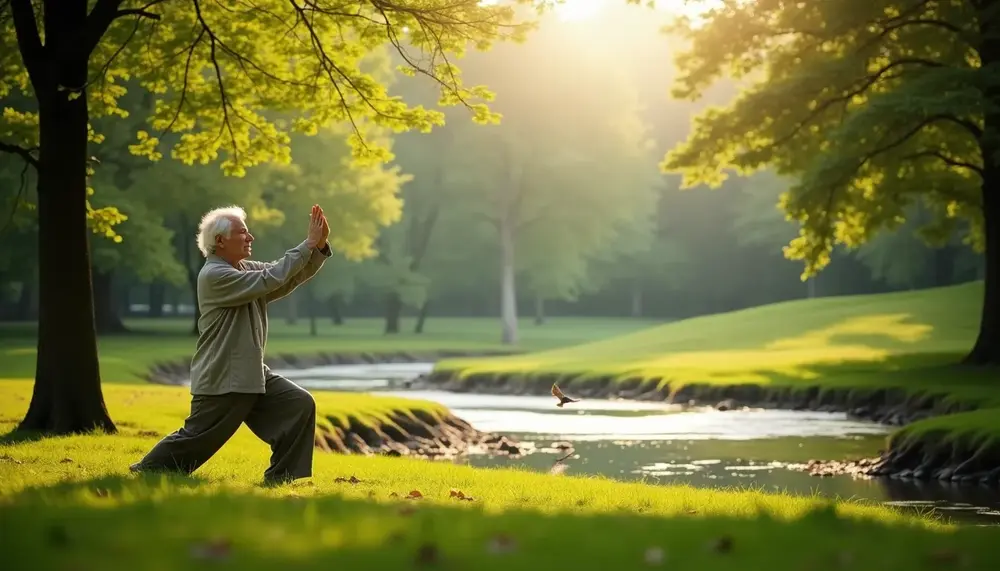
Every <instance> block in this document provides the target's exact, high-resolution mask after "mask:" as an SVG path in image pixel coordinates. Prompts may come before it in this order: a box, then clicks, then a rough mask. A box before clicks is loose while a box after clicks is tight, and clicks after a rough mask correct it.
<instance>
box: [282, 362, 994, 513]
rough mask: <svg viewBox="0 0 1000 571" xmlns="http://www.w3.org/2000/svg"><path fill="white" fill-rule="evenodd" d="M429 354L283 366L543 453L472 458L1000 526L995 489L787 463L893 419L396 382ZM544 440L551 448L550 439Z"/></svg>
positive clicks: (847, 445) (306, 382)
mask: <svg viewBox="0 0 1000 571" xmlns="http://www.w3.org/2000/svg"><path fill="white" fill-rule="evenodd" d="M432 367H433V366H432V365H431V364H427V363H397V364H387V365H338V366H331V367H320V368H316V369H308V370H300V371H281V373H282V374H285V375H287V376H288V377H289V378H292V379H294V380H295V382H297V383H299V384H300V385H302V386H303V387H306V388H308V389H310V390H323V389H328V390H363V391H367V392H371V393H372V394H376V395H392V396H401V397H409V398H421V399H427V400H431V401H435V402H438V403H441V404H443V405H445V406H447V407H448V408H449V409H450V410H451V411H452V412H453V413H455V414H456V415H458V416H460V417H462V418H464V419H465V420H467V421H469V422H470V423H472V425H473V426H475V427H477V428H479V429H480V430H487V431H492V432H501V433H505V434H510V435H512V436H514V437H516V438H517V439H519V440H522V441H528V442H535V443H536V445H537V446H538V447H541V448H543V450H542V452H540V453H535V454H529V455H526V456H523V457H517V458H509V457H485V456H472V457H469V458H464V459H460V460H458V461H460V462H464V463H468V464H471V465H475V466H509V467H522V468H529V469H533V470H538V471H545V472H547V471H550V470H551V469H552V467H553V462H554V461H555V460H556V458H558V457H560V456H563V455H565V452H566V451H565V449H561V448H558V449H557V448H552V447H551V445H552V444H554V443H556V442H559V443H561V445H565V444H569V445H571V446H572V447H573V453H572V455H571V456H570V457H569V458H568V459H567V460H566V461H565V466H564V468H565V471H564V473H566V474H576V475H601V476H607V477H612V478H616V479H619V480H633V481H645V482H648V483H660V484H690V485H693V486H699V487H712V488H720V487H737V488H753V489H758V490H764V491H776V492H787V493H792V494H797V495H814V494H819V495H823V496H826V497H839V498H864V499H868V500H874V501H880V502H885V503H887V504H890V505H894V506H898V507H900V508H903V509H908V510H915V511H919V512H928V511H931V512H933V513H934V514H936V515H938V516H940V517H942V518H945V519H948V520H952V521H956V522H964V523H971V524H990V525H998V524H1000V490H996V489H990V488H986V487H982V486H975V485H972V486H970V485H956V484H951V483H938V482H908V481H899V480H889V479H878V480H855V479H853V478H851V477H849V476H836V477H826V478H818V477H813V476H810V475H808V474H806V473H803V472H800V471H795V470H790V469H788V468H787V465H788V464H789V463H802V462H806V461H808V460H809V459H813V458H820V459H837V458H854V457H866V456H867V457H870V456H874V455H876V454H877V453H878V451H879V449H880V448H881V447H882V446H883V445H884V443H885V435H886V434H887V433H888V432H889V431H890V429H889V428H888V427H885V426H881V425H877V424H873V423H867V422H857V421H853V420H850V419H848V418H847V417H846V415H844V414H838V413H821V412H807V411H782V410H754V411H727V412H719V411H716V410H713V409H711V408H708V407H706V408H699V409H694V410H684V409H683V407H680V406H676V405H668V404H665V403H654V402H638V401H626V400H621V401H608V400H583V401H582V402H580V403H575V404H573V405H571V406H569V407H566V408H562V409H560V408H556V406H555V399H553V398H552V397H549V396H516V395H479V394H469V393H449V392H443V391H416V390H394V389H397V388H398V387H400V386H401V381H403V380H406V379H410V378H412V377H414V376H416V375H418V374H421V373H425V372H427V371H430V370H431V369H432ZM547 447H548V450H545V448H547Z"/></svg>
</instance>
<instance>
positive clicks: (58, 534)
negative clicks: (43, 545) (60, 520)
mask: <svg viewBox="0 0 1000 571" xmlns="http://www.w3.org/2000/svg"><path fill="white" fill-rule="evenodd" d="M45 531H46V534H45V535H46V539H47V540H48V542H49V544H50V545H55V546H56V547H65V546H66V545H68V544H69V534H68V533H66V528H65V527H63V526H61V525H59V524H56V525H53V526H50V527H49V528H48V529H46V530H45Z"/></svg>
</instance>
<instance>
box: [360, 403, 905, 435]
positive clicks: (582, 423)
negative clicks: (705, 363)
mask: <svg viewBox="0 0 1000 571" xmlns="http://www.w3.org/2000/svg"><path fill="white" fill-rule="evenodd" d="M379 394H391V395H394V396H402V397H407V396H408V397H411V398H421V399H427V400H432V401H435V402H439V403H441V404H443V405H445V406H447V407H448V408H449V409H450V410H451V411H452V412H454V413H455V414H456V415H458V416H460V417H462V418H464V419H465V420H467V421H469V422H470V423H472V425H473V426H475V427H477V428H479V429H480V430H486V431H490V432H502V433H510V432H520V433H530V434H539V435H550V436H551V437H553V438H559V439H564V440H573V441H585V440H591V441H593V440H614V439H622V438H627V439H630V440H669V439H673V438H685V439H687V440H709V439H711V440H717V439H724V440H754V439H758V438H778V437H782V436H843V435H865V434H875V435H884V434H886V433H887V432H888V431H887V429H886V427H884V426H880V425H876V424H872V423H868V422H855V421H852V420H849V419H848V418H847V415H845V414H840V413H825V412H806V411H788V410H747V411H727V412H720V411H717V410H714V409H712V408H710V407H703V408H699V409H695V410H683V408H681V407H680V406H677V405H668V404H664V403H652V402H638V401H627V400H618V401H605V400H591V401H582V402H580V403H575V404H573V405H571V407H566V408H561V409H560V408H556V406H555V399H553V398H552V397H540V396H509V395H498V396H493V395H479V394H468V393H448V392H443V391H398V392H397V391H386V392H384V393H381V392H380V393H379ZM623 413H628V414H623Z"/></svg>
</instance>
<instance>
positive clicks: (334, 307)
mask: <svg viewBox="0 0 1000 571" xmlns="http://www.w3.org/2000/svg"><path fill="white" fill-rule="evenodd" d="M330 318H331V319H332V320H333V324H334V325H343V324H344V316H343V314H342V313H341V312H340V296H338V295H334V296H332V297H331V298H330Z"/></svg>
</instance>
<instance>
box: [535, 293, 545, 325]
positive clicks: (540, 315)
mask: <svg viewBox="0 0 1000 571" xmlns="http://www.w3.org/2000/svg"><path fill="white" fill-rule="evenodd" d="M535 325H545V298H544V297H542V296H540V295H537V294H536V295H535Z"/></svg>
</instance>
